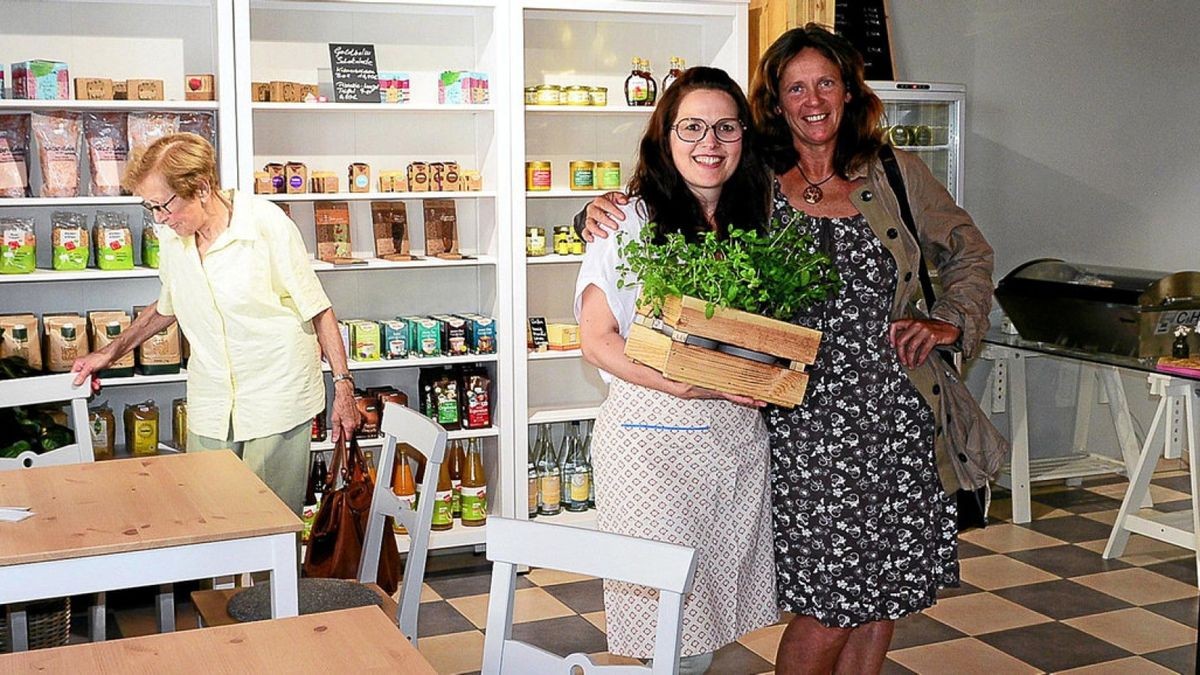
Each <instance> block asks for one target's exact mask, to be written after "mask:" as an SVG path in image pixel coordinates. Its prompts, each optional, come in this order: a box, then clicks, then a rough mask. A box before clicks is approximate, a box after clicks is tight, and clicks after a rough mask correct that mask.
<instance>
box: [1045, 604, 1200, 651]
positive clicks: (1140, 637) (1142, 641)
mask: <svg viewBox="0 0 1200 675" xmlns="http://www.w3.org/2000/svg"><path fill="white" fill-rule="evenodd" d="M1063 623H1065V624H1067V625H1069V626H1073V627H1075V628H1078V629H1079V630H1081V631H1083V632H1085V633H1088V634H1089V635H1094V636H1096V637H1098V638H1100V639H1101V640H1104V641H1105V642H1108V643H1110V644H1114V645H1116V646H1118V647H1120V648H1122V649H1125V650H1127V651H1129V652H1132V653H1134V654H1145V653H1147V652H1157V651H1162V650H1164V649H1171V648H1173V647H1182V646H1183V645H1186V644H1195V642H1196V631H1195V630H1194V629H1192V628H1189V627H1187V626H1185V625H1183V624H1181V623H1177V622H1175V621H1172V620H1170V619H1168V618H1166V617H1163V616H1159V615H1158V614H1155V613H1153V612H1148V611H1146V610H1144V609H1142V608H1141V607H1131V608H1129V609H1121V610H1117V611H1115V612H1106V613H1104V614H1094V615H1092V616H1081V617H1078V618H1075V619H1068V620H1066V621H1063Z"/></svg>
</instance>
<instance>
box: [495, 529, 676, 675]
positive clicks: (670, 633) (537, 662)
mask: <svg viewBox="0 0 1200 675" xmlns="http://www.w3.org/2000/svg"><path fill="white" fill-rule="evenodd" d="M487 557H488V560H491V561H492V589H491V594H490V595H489V596H488V620H487V637H486V638H485V639H484V644H483V673H484V675H505V674H509V675H542V674H543V673H561V674H562V675H578V674H580V673H582V674H585V675H591V674H592V673H606V674H609V675H634V674H635V673H654V674H655V675H676V674H677V673H678V672H679V640H680V631H681V629H682V625H683V599H684V597H685V596H686V595H687V594H688V593H689V592H691V590H692V578H693V577H694V576H695V573H696V551H695V549H692V548H688V547H686V546H677V545H675V544H667V543H663V542H658V541H650V540H647V539H638V538H635V537H626V536H623V535H619V534H612V533H608V532H598V531H595V530H587V529H583V528H577V527H568V526H564V525H551V524H549V523H538V522H532V521H527V520H513V519H509V518H489V519H488V524H487ZM518 565H529V566H530V567H546V568H550V569H556V570H562V571H565V572H573V573H576V574H586V575H589V576H593V577H600V578H603V579H613V580H617V581H625V582H629V583H633V584H639V585H643V586H650V587H652V588H657V589H658V591H659V597H658V627H657V632H656V634H655V638H654V665H653V667H647V666H600V665H596V664H595V663H593V662H592V660H591V659H589V658H588V657H587V655H586V654H578V653H577V654H570V655H568V656H565V657H560V656H558V655H555V654H551V653H550V652H547V651H545V650H543V649H540V648H538V647H535V646H533V645H530V644H527V643H524V642H518V641H516V640H513V639H512V625H513V601H514V596H513V593H514V591H515V586H516V574H517V566H518Z"/></svg>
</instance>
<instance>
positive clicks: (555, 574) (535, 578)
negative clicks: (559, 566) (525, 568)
mask: <svg viewBox="0 0 1200 675" xmlns="http://www.w3.org/2000/svg"><path fill="white" fill-rule="evenodd" d="M525 578H526V579H528V580H529V582H530V583H532V584H534V585H536V586H550V585H553V584H569V583H574V582H576V581H587V580H589V579H592V578H593V577H589V576H585V575H583V574H573V573H571V572H563V571H561V570H548V569H535V570H529V574H526V575H525Z"/></svg>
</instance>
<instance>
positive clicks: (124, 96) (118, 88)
mask: <svg viewBox="0 0 1200 675" xmlns="http://www.w3.org/2000/svg"><path fill="white" fill-rule="evenodd" d="M113 100H114V101H127V100H129V86H128V83H127V82H126V81H125V80H113Z"/></svg>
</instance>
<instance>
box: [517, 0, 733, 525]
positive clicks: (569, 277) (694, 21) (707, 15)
mask: <svg viewBox="0 0 1200 675" xmlns="http://www.w3.org/2000/svg"><path fill="white" fill-rule="evenodd" d="M748 5H749V2H748V0H729V1H721V0H717V1H709V0H705V1H702V2H687V1H682V2H675V1H672V2H652V1H646V2H643V1H635V0H609V1H604V2H586V1H575V0H514V1H513V2H512V8H511V11H510V16H511V22H512V34H513V41H514V43H518V44H521V45H523V48H522V49H521V50H520V52H519V53H517V52H515V51H514V54H515V56H514V63H513V69H512V84H513V87H514V89H513V97H512V98H513V100H514V102H515V103H517V104H518V105H515V106H514V110H513V115H512V132H511V136H512V144H513V148H514V151H513V157H512V165H511V169H510V175H511V176H512V178H511V180H512V192H513V195H514V199H513V208H512V217H513V228H512V231H511V237H512V250H513V253H514V265H513V284H512V286H513V288H512V296H513V298H514V300H515V301H516V305H515V307H514V311H513V313H512V319H513V323H512V326H511V331H512V333H513V334H514V335H520V334H523V333H524V331H525V325H526V322H527V320H528V318H529V317H531V316H541V317H545V318H546V320H547V321H558V320H566V321H574V309H573V304H574V291H575V277H576V275H577V274H578V271H579V268H578V266H577V265H575V264H568V263H578V262H579V261H580V257H579V256H544V257H526V256H525V255H524V251H525V248H524V235H525V228H526V227H544V228H548V229H547V231H550V230H549V228H553V227H554V226H556V225H569V224H570V223H571V219H572V217H573V216H574V215H575V213H576V212H578V211H579V209H580V208H582V207H583V206H584V205H585V204H587V202H588V201H590V200H591V199H593V198H594V197H596V196H598V195H601V194H604V193H605V191H604V190H570V189H569V188H568V173H567V167H568V164H569V163H570V162H571V161H573V160H591V161H597V162H600V161H618V162H620V163H621V172H622V174H621V175H622V179H623V180H626V181H627V180H628V179H629V176H630V175H631V174H632V172H633V169H634V167H635V163H636V151H637V145H638V142H639V141H640V139H641V136H642V134H643V132H644V131H645V127H646V124H647V122H648V120H649V117H650V115H651V114H652V113H653V111H654V108H652V107H630V106H627V105H624V104H625V100H624V82H625V78H626V77H627V76H628V74H629V63H630V59H631V58H632V57H634V56H641V57H646V58H649V59H650V61H651V64H652V70H653V72H654V74H655V76H656V79H659V80H660V81H661V78H662V75H663V74H664V73H665V72H666V70H665V68H666V66H667V64H668V63H669V60H670V58H671V57H672V56H681V57H683V58H684V59H685V60H686V61H687V63H688V64H689V65H700V64H703V65H712V66H716V67H719V68H723V69H725V70H726V71H728V72H729V73H730V74H731V75H733V77H734V78H735V79H737V80H738V81H739V82H741V83H742V84H743V86H745V76H744V74H745V73H746V72H747V54H748V49H747V46H746V35H747V11H748ZM538 84H558V85H572V84H581V85H586V86H603V87H607V88H608V102H609V104H610V105H608V106H596V107H591V106H536V105H525V104H524V99H523V98H518V96H519V95H520V94H521V93H522V92H523V88H524V87H527V86H534V85H538ZM527 161H549V162H550V163H551V176H552V180H551V189H550V190H545V191H526V189H525V162H527ZM522 197H524V198H523V199H522ZM514 384H515V397H516V403H515V406H514V408H515V410H514V416H515V418H516V419H517V420H524V421H525V422H527V425H526V429H525V433H522V432H521V431H517V432H516V433H515V434H514V435H515V438H514V455H515V457H514V462H516V463H517V464H518V465H519V466H522V467H523V466H524V464H525V462H526V457H527V454H528V449H529V446H530V444H531V443H532V440H533V438H532V431H531V429H530V428H529V427H530V426H532V425H536V424H543V423H551V424H553V423H562V422H571V421H575V420H584V419H594V418H595V416H596V413H597V410H598V407H599V405H600V403H601V402H602V401H603V399H604V396H605V393H606V391H607V387H606V386H605V385H604V384H603V382H602V381H601V379H600V377H599V375H598V373H597V372H596V370H595V368H593V367H592V366H590V365H588V364H587V363H586V362H585V361H584V360H583V359H582V358H580V353H579V352H578V351H577V350H576V351H571V352H542V353H531V354H529V355H528V357H527V358H525V359H520V358H518V359H517V362H516V364H515V371H514ZM514 478H516V481H515V482H514V484H513V486H512V489H513V492H515V493H516V496H517V503H519V504H525V503H527V502H526V499H527V480H526V475H525V472H524V471H521V472H519V473H515V474H514ZM546 521H547V522H555V523H564V524H575V525H579V526H583V527H594V526H595V512H594V511H591V512H584V513H578V514H565V513H564V514H562V515H560V516H557V517H548V518H546Z"/></svg>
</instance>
